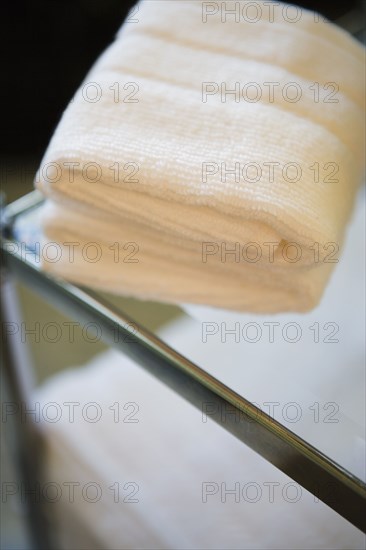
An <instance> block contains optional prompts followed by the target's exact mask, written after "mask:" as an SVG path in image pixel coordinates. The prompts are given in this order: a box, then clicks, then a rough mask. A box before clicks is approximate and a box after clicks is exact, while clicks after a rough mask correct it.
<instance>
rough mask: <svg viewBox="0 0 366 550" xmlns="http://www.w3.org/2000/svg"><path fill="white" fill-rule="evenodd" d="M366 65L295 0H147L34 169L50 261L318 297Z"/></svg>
mask: <svg viewBox="0 0 366 550" xmlns="http://www.w3.org/2000/svg"><path fill="white" fill-rule="evenodd" d="M364 60H365V55H364V49H363V47H362V46H361V45H360V44H358V43H357V42H356V41H355V40H354V39H353V38H352V37H351V36H349V35H348V34H347V33H345V32H344V31H342V30H341V29H339V28H337V27H336V26H334V25H332V24H331V23H329V22H326V21H324V20H322V18H321V17H318V16H317V15H316V14H314V13H312V12H308V11H305V10H301V9H300V8H295V7H294V6H289V5H286V4H280V3H274V4H273V5H270V3H268V2H259V1H257V2H224V3H221V2H199V1H186V0H185V1H184V2H183V1H175V2H166V1H155V0H154V1H150V0H149V1H143V2H141V3H139V4H138V5H137V6H136V7H135V8H134V10H132V12H131V13H130V15H129V17H128V18H127V20H126V22H125V24H124V25H123V27H122V28H121V30H120V31H119V33H118V35H117V37H116V40H115V42H114V43H113V44H112V45H111V46H110V47H109V48H108V49H107V50H106V52H105V53H104V54H103V55H102V56H101V58H100V59H99V60H98V61H97V63H96V64H95V65H94V67H93V68H92V70H91V72H90V73H89V74H88V76H87V77H86V79H85V81H84V82H83V84H82V85H81V87H80V89H79V90H78V92H77V93H76V95H75V97H74V98H73V100H72V101H71V102H70V104H69V106H68V107H67V109H66V111H65V113H64V115H63V117H62V120H61V122H60V124H59V126H58V128H57V130H56V132H55V134H54V136H53V138H52V141H51V143H50V145H49V148H48V150H47V152H46V154H45V157H44V159H43V161H42V164H41V167H40V169H39V172H38V174H37V177H36V185H37V187H38V188H39V189H40V190H41V191H42V192H43V193H44V194H45V195H46V196H47V197H48V200H47V201H46V204H45V206H44V208H43V212H42V226H43V231H44V235H45V241H46V243H47V242H49V241H52V242H55V243H57V254H56V256H55V255H54V254H53V255H52V257H51V254H48V253H47V250H48V249H47V247H46V246H45V247H44V250H45V253H44V254H43V263H44V268H45V269H46V270H48V271H50V272H52V273H54V274H56V275H60V276H62V277H65V278H67V279H69V280H71V281H74V282H76V283H81V284H84V285H90V286H92V287H95V288H100V289H106V290H109V291H112V292H115V293H119V294H125V295H130V296H137V297H140V298H144V299H155V300H160V301H165V302H173V303H181V302H190V303H199V304H208V305H213V306H217V307H223V308H229V309H237V310H246V311H253V312H261V313H263V312H265V313H267V312H268V313H275V312H278V311H306V310H309V309H311V308H312V307H314V306H315V305H316V304H317V303H318V302H319V299H320V297H321V295H322V292H323V290H324V288H325V285H326V283H327V280H328V278H329V276H330V273H331V270H332V268H333V267H334V265H335V264H336V263H337V261H338V259H339V250H340V248H341V246H342V241H343V237H344V230H345V226H346V223H347V220H348V219H349V216H350V214H351V211H352V207H353V204H354V199H355V195H356V191H357V187H358V185H359V183H360V182H361V180H362V177H363V173H364V145H365V144H364V122H363V120H364V111H365V104H364V97H365V79H364Z"/></svg>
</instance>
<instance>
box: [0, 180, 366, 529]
mask: <svg viewBox="0 0 366 550" xmlns="http://www.w3.org/2000/svg"><path fill="white" fill-rule="evenodd" d="M42 200H43V197H42V196H41V195H40V194H39V193H38V192H37V191H34V192H32V193H29V194H28V195H25V196H24V197H22V198H21V199H19V200H18V201H15V202H14V203H12V204H10V205H9V206H7V207H5V208H4V212H3V220H2V226H3V228H2V240H1V249H2V253H3V265H4V275H3V278H2V285H1V292H2V294H4V293H5V292H6V285H7V284H9V283H12V282H13V281H15V280H20V281H21V282H22V283H23V284H24V285H26V286H27V287H29V288H30V289H32V290H33V291H35V292H36V293H37V294H38V295H39V296H40V297H42V298H44V299H45V300H47V301H48V302H49V303H51V304H52V305H54V306H55V307H56V308H58V309H59V310H60V311H62V312H63V313H65V314H67V315H69V316H70V317H71V318H74V319H75V320H76V321H80V322H94V323H98V325H99V326H100V327H101V330H102V339H103V340H104V341H105V343H107V344H108V345H110V346H113V347H116V348H117V349H119V350H120V351H121V352H123V353H124V354H126V355H128V356H129V357H131V358H132V359H133V360H134V361H135V362H136V363H137V364H138V365H140V366H141V367H143V368H144V369H145V370H147V371H148V372H149V373H150V374H152V375H154V376H155V377H156V378H158V379H159V380H160V381H161V382H163V383H164V384H166V385H167V386H169V387H170V388H172V389H173V390H174V391H175V392H176V393H177V394H179V395H180V396H182V397H183V398H185V399H186V400H187V401H189V402H190V403H191V404H193V405H194V406H195V407H197V408H198V409H199V410H201V411H202V410H203V409H202V407H203V404H204V403H207V402H208V401H209V402H210V403H212V404H213V405H214V407H213V409H214V410H215V411H216V412H213V414H212V415H210V418H212V419H213V420H215V421H216V422H217V423H218V424H220V425H221V426H222V428H224V429H226V430H228V431H229V432H231V433H232V434H233V435H234V436H235V437H237V438H238V439H240V441H242V442H243V443H245V444H246V445H248V446H249V447H250V448H252V449H253V450H254V451H256V452H257V453H258V454H260V455H261V456H262V457H264V458H265V459H266V460H268V461H269V462H270V463H271V464H273V465H274V466H275V467H277V468H279V469H280V470H281V471H283V472H284V473H285V474H287V475H288V476H289V477H290V478H292V479H293V480H294V481H296V482H297V483H299V484H300V485H302V487H304V488H305V489H307V490H308V491H310V492H311V493H312V494H314V495H315V496H316V497H317V498H319V499H320V500H322V501H323V502H324V503H326V504H327V505H328V506H330V507H331V508H332V509H333V510H335V511H336V512H337V513H339V514H340V515H341V516H343V517H344V518H346V519H347V520H348V521H350V522H351V523H352V524H353V525H355V526H356V527H357V528H359V529H361V530H362V531H364V532H366V513H365V511H366V484H365V483H363V482H362V481H361V480H360V479H358V478H357V477H355V476H354V475H352V473H350V472H349V471H347V470H345V469H344V468H343V467H342V466H340V465H339V464H337V463H335V462H334V461H333V460H331V459H330V458H329V457H327V456H325V455H324V454H323V453H321V452H320V451H319V450H317V449H316V448H315V447H313V446H312V445H310V444H308V443H307V442H306V441H304V440H303V439H301V438H300V437H298V436H297V435H296V434H294V433H293V432H291V431H290V430H288V429H287V428H285V427H284V426H283V425H281V424H280V423H279V422H277V421H276V420H274V419H273V418H271V417H270V416H268V415H267V414H265V413H264V412H263V411H261V410H260V409H258V408H257V407H255V406H254V405H253V404H252V403H251V402H249V401H248V400H246V399H245V398H244V397H242V396H241V395H239V394H237V393H235V392H234V391H233V390H232V389H230V388H229V387H227V386H225V385H224V384H223V383H221V382H220V381H219V380H217V379H216V378H214V377H213V376H211V375H210V374H208V373H207V372H205V371H204V370H203V369H201V368H200V367H199V366H197V365H195V364H194V363H192V362H191V361H189V360H188V359H187V358H186V357H184V356H183V355H180V354H179V353H177V352H176V351H175V350H174V349H172V348H171V347H169V346H168V345H166V344H165V343H164V342H163V341H162V340H160V339H159V338H157V337H156V336H155V335H154V334H152V333H151V332H149V331H148V330H146V329H145V328H144V327H143V326H141V325H140V324H139V323H138V322H136V321H135V320H134V319H131V318H129V317H127V316H126V315H124V313H123V312H121V311H119V310H117V309H116V308H115V307H114V306H112V305H111V304H109V303H107V302H106V301H104V300H102V299H101V298H99V296H97V295H96V294H95V293H94V292H92V291H91V290H89V289H86V288H82V287H79V286H75V285H73V284H70V283H68V282H66V281H64V280H61V279H56V278H54V277H51V276H49V275H48V274H46V273H44V272H42V271H41V268H40V266H39V264H37V263H36V262H35V261H32V258H31V254H29V255H24V254H21V253H20V252H19V249H20V246H14V245H16V244H18V245H19V244H20V243H19V242H18V241H16V239H15V238H14V235H13V231H12V227H13V223H14V221H15V219H16V218H17V217H18V216H21V215H22V214H24V213H26V212H28V211H29V210H30V209H33V208H37V207H38V206H39V205H40V204H41V202H42ZM17 250H18V251H17ZM2 297H3V298H4V296H2ZM3 301H4V302H5V301H6V300H3ZM3 309H5V311H4V312H3V316H4V319H3V322H4V321H5V322H6V318H7V315H8V313H7V311H6V308H3ZM131 323H132V324H133V325H134V326H135V327H136V328H137V330H136V332H135V334H134V335H133V339H131V332H130V331H129V330H128V328H126V327H128V326H129V325H130V324H131ZM116 329H118V334H120V336H121V337H120V338H119V341H118V342H116V338H115V334H116ZM7 345H9V343H6V342H5V348H6V346H7ZM11 357H13V358H14V353H13V352H12V351H11V350H6V351H5V363H6V368H7V370H8V374H9V377H10V378H11V379H12V380H13V382H12V386H13V390H14V392H15V393H16V394H18V396H21V395H22V388H21V385H22V380H21V379H20V378H19V375H18V376H17V375H16V372H19V369H17V367H16V365H15V362H16V361H14V359H13V360H12V359H11ZM243 359H244V360H245V358H243ZM29 368H31V367H29ZM136 368H138V366H136ZM23 393H24V392H23ZM20 398H22V397H19V399H20ZM222 410H227V411H231V412H232V413H233V414H225V415H222V414H221V412H222ZM171 413H172V415H174V411H171ZM35 452H36V451H35ZM28 454H29V455H32V452H31V449H29V448H28Z"/></svg>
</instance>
